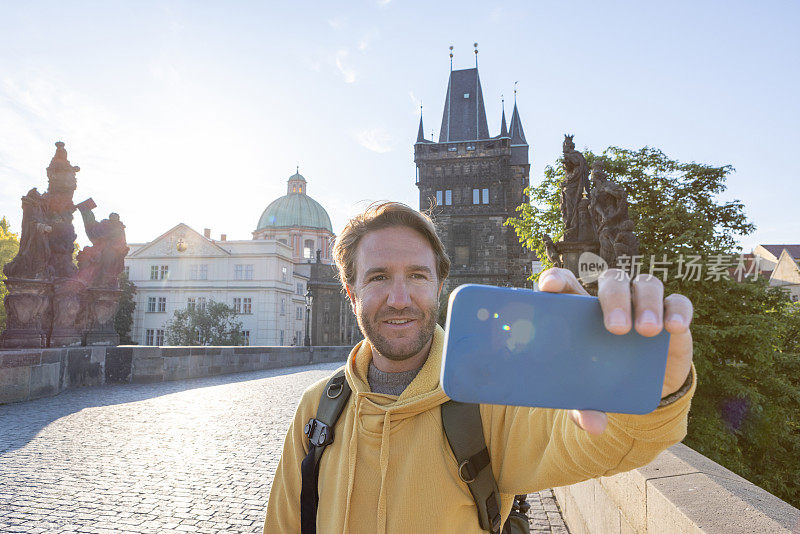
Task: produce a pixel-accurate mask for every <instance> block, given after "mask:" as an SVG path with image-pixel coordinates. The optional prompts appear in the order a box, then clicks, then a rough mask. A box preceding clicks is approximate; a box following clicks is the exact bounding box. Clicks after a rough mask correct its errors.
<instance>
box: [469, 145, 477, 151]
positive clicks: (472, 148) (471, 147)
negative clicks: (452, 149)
mask: <svg viewBox="0 0 800 534" xmlns="http://www.w3.org/2000/svg"><path fill="white" fill-rule="evenodd" d="M467 150H475V145H467Z"/></svg>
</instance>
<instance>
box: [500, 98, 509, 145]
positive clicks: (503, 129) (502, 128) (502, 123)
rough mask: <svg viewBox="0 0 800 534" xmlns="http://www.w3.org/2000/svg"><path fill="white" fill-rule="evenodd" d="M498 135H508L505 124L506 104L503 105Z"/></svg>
mask: <svg viewBox="0 0 800 534" xmlns="http://www.w3.org/2000/svg"><path fill="white" fill-rule="evenodd" d="M500 137H508V127H507V126H506V106H505V105H503V117H502V118H501V119H500Z"/></svg>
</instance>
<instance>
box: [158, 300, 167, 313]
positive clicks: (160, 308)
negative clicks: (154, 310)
mask: <svg viewBox="0 0 800 534" xmlns="http://www.w3.org/2000/svg"><path fill="white" fill-rule="evenodd" d="M158 311H159V312H165V311H167V297H158Z"/></svg>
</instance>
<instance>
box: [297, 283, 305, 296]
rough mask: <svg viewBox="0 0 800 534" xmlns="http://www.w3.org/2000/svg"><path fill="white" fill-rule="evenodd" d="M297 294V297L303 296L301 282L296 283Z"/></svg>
mask: <svg viewBox="0 0 800 534" xmlns="http://www.w3.org/2000/svg"><path fill="white" fill-rule="evenodd" d="M297 294H298V295H304V294H305V291H303V283H302V282H297Z"/></svg>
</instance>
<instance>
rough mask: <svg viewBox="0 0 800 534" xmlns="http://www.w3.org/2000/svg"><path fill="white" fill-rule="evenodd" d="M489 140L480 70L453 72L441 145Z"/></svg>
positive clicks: (440, 133)
mask: <svg viewBox="0 0 800 534" xmlns="http://www.w3.org/2000/svg"><path fill="white" fill-rule="evenodd" d="M477 139H489V127H488V125H487V123H486V109H485V108H484V106H483V90H482V89H481V80H480V77H479V76H478V69H477V68H474V69H464V70H454V71H452V72H450V80H449V81H448V83H447V94H446V95H445V100H444V114H443V115H442V127H441V129H440V130H439V142H440V143H446V142H451V141H471V140H477Z"/></svg>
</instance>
